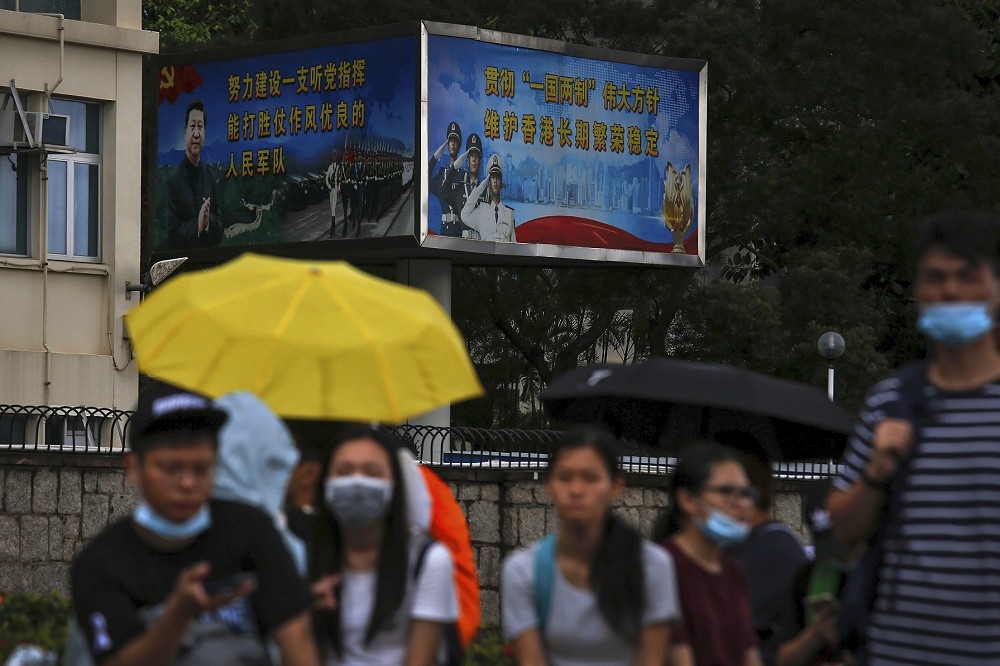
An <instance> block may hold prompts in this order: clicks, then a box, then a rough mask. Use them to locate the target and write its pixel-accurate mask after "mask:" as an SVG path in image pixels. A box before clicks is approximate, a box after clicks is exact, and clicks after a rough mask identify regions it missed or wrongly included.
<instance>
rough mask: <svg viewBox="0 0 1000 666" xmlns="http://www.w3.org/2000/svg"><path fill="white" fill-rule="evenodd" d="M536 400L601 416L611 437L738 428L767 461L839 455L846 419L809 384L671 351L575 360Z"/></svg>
mask: <svg viewBox="0 0 1000 666" xmlns="http://www.w3.org/2000/svg"><path fill="white" fill-rule="evenodd" d="M541 400H542V403H543V404H544V405H545V408H546V409H547V410H548V412H549V414H551V415H552V416H553V417H555V418H558V419H562V420H565V421H574V422H602V423H604V424H606V425H607V426H608V427H609V428H611V430H612V431H613V432H614V433H615V434H616V435H618V436H619V437H623V438H626V439H632V440H635V441H639V442H644V443H647V444H654V445H661V446H664V447H665V448H666V449H667V450H668V451H670V452H677V450H678V448H679V446H680V445H682V444H683V443H684V442H686V441H689V440H691V439H697V438H705V437H712V436H718V435H719V434H721V433H726V434H730V435H731V433H734V432H741V433H745V434H748V435H752V436H753V437H754V438H755V439H757V440H758V441H759V442H760V443H761V445H762V446H763V447H764V448H765V451H764V453H765V454H766V455H767V456H768V457H769V458H771V460H774V461H779V460H785V461H789V460H821V459H831V458H839V456H840V454H841V452H842V451H843V448H844V445H845V444H846V442H847V435H848V434H849V433H850V431H851V428H852V424H853V421H852V419H851V417H850V416H849V415H848V414H847V412H845V411H844V410H843V409H842V408H841V407H839V406H838V405H836V404H835V403H833V402H831V401H830V400H829V399H828V398H827V396H826V394H825V393H824V392H823V391H821V390H820V389H818V388H816V387H814V386H810V385H808V384H802V383H801V382H793V381H788V380H785V379H778V378H776V377H770V376H768V375H764V374H761V373H758V372H752V371H750V370H744V369H742V368H735V367H732V366H727V365H717V364H714V363H701V362H696V361H682V360H678V359H672V358H651V359H649V360H648V361H644V362H642V363H638V364H633V365H621V364H613V363H600V364H596V365H589V366H586V367H583V368H577V369H576V370H573V371H571V372H568V373H566V374H565V375H562V376H561V377H558V378H556V379H555V380H554V381H553V382H552V384H551V385H550V386H549V387H548V388H547V389H545V390H544V391H542V393H541ZM719 439H728V440H729V441H733V438H732V437H727V438H723V437H719ZM750 453H757V452H750Z"/></svg>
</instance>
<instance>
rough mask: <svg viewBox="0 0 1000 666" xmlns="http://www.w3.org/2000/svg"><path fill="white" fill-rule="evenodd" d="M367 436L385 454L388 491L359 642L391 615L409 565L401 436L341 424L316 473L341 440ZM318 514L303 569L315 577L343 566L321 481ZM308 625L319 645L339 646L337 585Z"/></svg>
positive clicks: (338, 535) (327, 462)
mask: <svg viewBox="0 0 1000 666" xmlns="http://www.w3.org/2000/svg"><path fill="white" fill-rule="evenodd" d="M358 439H370V440H373V441H375V442H376V443H378V444H379V445H380V446H381V447H382V448H383V449H385V452H386V454H388V456H389V465H390V466H391V467H392V477H393V483H394V487H393V492H392V500H391V503H390V506H389V511H388V513H387V514H386V516H385V518H384V519H383V520H384V529H383V534H382V545H381V547H380V548H379V556H378V565H377V567H376V571H375V573H376V582H375V601H374V603H373V604H372V614H371V620H370V621H369V623H368V631H367V633H366V635H365V642H366V643H368V642H371V640H372V638H374V636H375V635H376V634H377V633H378V632H379V631H381V630H382V629H384V628H385V627H386V625H388V624H389V622H390V621H391V620H392V619H393V617H394V616H395V615H396V613H397V611H398V610H399V607H400V605H401V604H402V603H403V599H404V598H405V597H406V584H407V574H408V571H409V559H410V558H409V545H410V540H409V519H408V514H407V507H406V486H405V480H404V478H403V473H402V469H401V468H400V460H399V451H400V449H402V448H403V444H402V442H400V441H399V439H398V438H397V437H396V436H395V435H393V434H392V433H391V432H389V431H388V430H386V429H385V428H380V427H377V426H369V425H351V426H346V427H345V428H343V429H341V430H340V431H338V432H337V434H336V435H335V436H334V440H333V446H332V447H331V448H330V451H329V453H328V454H327V456H326V460H325V461H324V464H323V476H322V479H323V480H325V479H326V475H327V474H328V473H329V470H330V463H331V461H332V460H333V456H334V455H335V454H336V452H337V450H338V449H339V448H340V446H341V445H342V444H344V443H345V442H349V441H352V440H358ZM313 506H316V507H317V508H318V516H317V520H316V521H315V531H314V533H313V543H312V552H311V553H310V557H309V574H310V578H311V579H312V580H317V579H319V578H321V577H323V576H326V575H328V574H341V573H342V572H343V569H344V551H345V546H344V543H343V535H342V534H341V527H340V524H339V523H338V521H337V518H336V516H334V514H333V512H332V511H330V508H329V507H328V506H327V505H326V501H325V497H324V483H322V482H321V483H318V484H317V489H316V500H315V504H314V505H313ZM313 625H314V630H315V632H316V636H317V639H318V641H319V643H320V645H324V644H325V643H326V641H327V640H331V641H332V643H333V648H334V649H335V650H336V651H337V653H338V654H340V652H341V648H342V644H341V635H340V587H338V588H337V607H336V608H335V609H334V610H332V611H317V612H316V613H315V617H314V623H313Z"/></svg>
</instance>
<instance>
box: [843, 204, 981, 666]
mask: <svg viewBox="0 0 1000 666" xmlns="http://www.w3.org/2000/svg"><path fill="white" fill-rule="evenodd" d="M917 253H918V266H917V275H916V280H915V282H914V293H915V296H916V298H917V301H918V303H919V306H920V315H919V318H918V321H917V327H918V330H920V331H921V333H923V334H924V335H926V336H927V338H928V344H929V348H930V350H931V357H930V360H929V363H928V364H927V366H926V381H925V383H924V384H923V386H922V388H923V396H922V399H921V400H920V405H919V409H918V413H919V417H918V418H917V419H915V420H916V421H917V427H916V432H915V428H914V424H913V423H911V422H910V421H907V420H903V419H899V418H892V417H889V416H888V414H895V413H899V412H898V411H894V409H895V408H896V405H898V402H899V401H900V400H905V399H906V397H905V396H904V394H905V393H906V390H905V389H904V388H901V382H900V380H899V379H898V378H897V377H893V378H890V379H887V380H885V381H883V382H881V383H879V384H877V385H876V386H875V387H874V388H873V389H872V391H871V393H870V394H869V396H868V400H867V402H866V404H865V407H864V409H863V411H862V412H861V416H860V421H859V423H858V425H857V427H856V429H855V434H854V437H853V438H852V439H851V442H850V444H849V446H848V448H847V451H846V452H845V454H844V461H843V462H844V472H843V473H842V474H841V475H840V476H839V477H838V478H836V479H835V480H834V488H835V489H834V491H833V492H832V493H831V496H830V499H829V502H828V508H829V510H830V516H831V518H832V520H833V522H834V529H835V533H836V534H837V536H838V538H840V539H841V540H842V541H845V542H847V543H856V542H858V541H862V540H866V539H868V538H869V537H870V536H871V535H872V534H874V532H875V530H876V529H877V527H878V524H879V521H880V519H881V517H882V515H883V507H884V505H885V503H886V501H887V494H888V493H889V492H894V493H898V496H897V497H895V498H894V500H893V501H894V502H898V510H897V511H896V515H897V516H898V519H897V521H896V524H895V525H894V526H892V527H891V528H890V529H889V530H888V532H887V536H886V537H885V539H884V540H883V544H884V556H883V560H882V566H881V569H880V573H879V582H878V585H877V590H876V595H875V605H874V608H873V610H872V614H871V620H870V624H869V626H868V641H867V645H866V648H865V650H866V654H867V663H869V664H873V665H879V666H882V665H891V664H926V665H927V666H931V665H933V666H941V665H943V664H956V665H958V664H960V665H962V666H965V665H969V664H1000V352H998V350H997V341H996V339H995V337H994V334H993V333H994V322H995V320H996V317H997V311H998V304H1000V277H998V276H1000V266H998V262H1000V218H998V217H996V216H994V215H991V214H987V213H979V212H971V211H961V212H948V213H937V214H934V215H932V216H930V217H928V218H926V219H925V220H923V221H922V222H921V225H920V228H919V234H918V245H917ZM903 461H907V462H906V463H905V470H906V471H905V474H904V476H903V477H902V481H901V483H899V484H896V485H891V483H892V480H893V478H894V476H895V474H896V472H897V471H898V470H899V469H900V466H901V463H902V462H903Z"/></svg>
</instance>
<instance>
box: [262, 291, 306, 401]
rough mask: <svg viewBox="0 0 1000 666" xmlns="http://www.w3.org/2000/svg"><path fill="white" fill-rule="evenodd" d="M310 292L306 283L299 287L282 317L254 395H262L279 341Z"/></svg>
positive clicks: (265, 355) (265, 358)
mask: <svg viewBox="0 0 1000 666" xmlns="http://www.w3.org/2000/svg"><path fill="white" fill-rule="evenodd" d="M308 290H309V283H308V282H304V283H302V284H301V285H299V288H298V289H297V290H296V291H295V295H294V296H292V299H291V300H290V301H289V303H288V307H287V308H285V311H284V312H283V313H282V315H281V320H280V321H279V322H278V325H277V326H276V327H275V329H274V337H273V338H272V339H271V344H270V345H269V346H268V348H267V351H266V352H265V353H264V358H263V359H262V363H261V371H260V373H259V374H258V375H257V381H256V382H254V393H256V394H257V395H261V389H262V388H263V385H264V380H265V378H268V377H270V376H271V374H272V368H273V366H274V350H275V348H276V347H277V345H278V341H279V340H280V339H281V336H282V335H284V333H285V331H286V330H287V329H288V325H289V324H290V323H291V321H292V317H293V316H294V315H295V312H296V311H297V310H298V306H299V303H301V302H302V299H303V298H305V294H306V292H307V291H308Z"/></svg>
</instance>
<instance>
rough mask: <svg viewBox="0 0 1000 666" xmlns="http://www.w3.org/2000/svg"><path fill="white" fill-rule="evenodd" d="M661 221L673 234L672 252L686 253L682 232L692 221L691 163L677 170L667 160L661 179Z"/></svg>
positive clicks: (685, 231) (689, 227)
mask: <svg viewBox="0 0 1000 666" xmlns="http://www.w3.org/2000/svg"><path fill="white" fill-rule="evenodd" d="M663 222H664V224H666V225H667V229H668V230H669V231H670V233H671V234H673V237H674V249H673V251H672V253H673V254H687V253H686V252H685V250H684V234H686V233H687V232H688V230H690V229H691V224H692V223H693V222H694V195H693V194H692V193H691V165H690V164H686V165H684V168H683V169H681V170H680V171H678V170H677V169H676V168H675V167H674V165H673V164H671V163H670V162H667V171H666V173H665V174H664V179H663Z"/></svg>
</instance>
